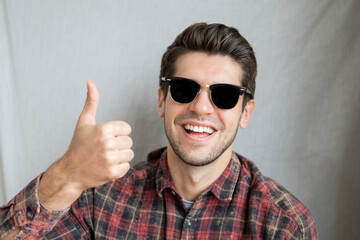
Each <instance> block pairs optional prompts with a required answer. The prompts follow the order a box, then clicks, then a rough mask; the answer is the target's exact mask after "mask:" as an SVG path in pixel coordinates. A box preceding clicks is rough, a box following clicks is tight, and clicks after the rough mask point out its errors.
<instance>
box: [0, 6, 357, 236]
mask: <svg viewBox="0 0 360 240" xmlns="http://www.w3.org/2000/svg"><path fill="white" fill-rule="evenodd" d="M199 21H204V22H208V23H212V22H221V23H224V24H227V25H230V26H234V27H236V28H238V29H239V31H240V33H241V34H242V35H244V37H245V38H247V39H248V41H249V42H250V43H251V44H252V45H253V47H254V49H255V52H256V56H257V59H258V66H259V67H258V77H257V90H256V96H255V99H256V109H255V112H254V114H253V116H252V119H251V121H250V124H249V125H248V127H247V129H246V130H241V129H239V131H238V136H237V138H236V141H235V144H234V148H235V150H236V151H238V152H239V153H240V154H242V155H244V156H246V157H248V158H250V159H251V160H253V161H254V162H255V163H256V164H257V165H258V166H259V168H260V169H261V170H262V172H263V173H264V174H265V175H267V176H270V177H272V178H274V179H276V180H277V181H278V182H280V183H281V184H282V185H284V186H285V187H286V188H287V189H288V190H290V191H291V192H292V193H294V194H295V195H296V196H297V197H298V198H299V199H300V200H301V201H302V202H304V203H305V204H306V205H307V206H308V208H309V209H310V211H311V213H312V215H313V217H314V219H315V222H316V227H317V230H318V232H319V236H320V238H321V239H356V238H357V237H358V236H359V234H360V228H359V227H358V224H359V216H360V201H359V198H360V174H359V173H358V172H359V170H360V130H359V124H360V84H359V80H360V79H359V76H360V60H359V59H360V37H359V32H360V31H359V29H360V28H359V26H360V1H358V0H344V1H333V0H320V1H305V0H300V1H285V0H278V1H250V0H248V1H239V0H228V1H220V0H216V1H215V0H209V1H193V0H183V1H167V0H157V1H140V0H119V1H115V0H112V1H96V0H79V1H71V0H54V1H46V0H41V1H40V0H17V1H11V0H1V1H0V61H1V64H0V84H1V85H0V101H1V102H0V116H1V118H0V174H1V175H0V204H5V203H6V202H7V201H9V200H10V199H11V198H12V197H13V196H14V195H15V194H16V193H17V192H18V191H20V190H21V189H22V188H23V187H24V186H25V185H26V184H27V183H28V182H29V181H30V180H31V179H33V178H34V177H35V176H37V175H38V174H40V173H41V172H43V171H45V170H46V168H47V167H49V166H50V165H51V163H53V162H54V161H55V160H57V159H58V158H60V157H61V156H62V154H63V153H64V152H65V151H66V148H67V146H68V144H69V142H70V140H71V137H72V133H73V130H74V127H75V123H76V121H77V118H78V115H79V113H80V112H81V110H82V107H83V104H84V101H85V98H86V80H87V79H92V80H93V81H94V82H95V83H96V84H97V86H98V88H99V91H100V105H99V109H98V112H97V113H98V114H97V121H98V122H105V121H110V120H124V121H127V122H128V123H129V124H130V125H131V126H132V129H133V132H132V134H131V136H132V138H133V141H134V147H133V149H134V151H135V159H134V161H133V163H136V162H139V161H141V160H144V159H145V157H146V154H147V152H149V151H151V150H152V149H154V148H157V147H161V146H164V145H165V144H166V137H165V134H164V130H163V120H162V119H160V118H159V117H158V115H157V86H158V74H159V69H160V60H161V56H162V54H163V52H164V51H165V50H166V47H167V46H168V45H169V44H171V42H172V41H173V40H174V39H175V37H176V35H177V34H178V33H180V32H181V31H182V30H183V29H184V28H185V27H187V26H188V25H190V24H191V23H194V22H199Z"/></svg>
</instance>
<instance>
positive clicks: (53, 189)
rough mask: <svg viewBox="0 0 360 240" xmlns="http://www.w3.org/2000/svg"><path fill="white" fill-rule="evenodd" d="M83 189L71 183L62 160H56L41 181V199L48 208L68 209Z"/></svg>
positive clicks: (39, 193)
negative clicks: (63, 168) (63, 167)
mask: <svg viewBox="0 0 360 240" xmlns="http://www.w3.org/2000/svg"><path fill="white" fill-rule="evenodd" d="M81 193H82V189H79V188H77V187H76V186H75V184H74V183H71V182H70V180H69V177H68V176H66V173H65V172H64V171H63V170H62V166H61V162H60V160H59V161H57V162H55V163H54V164H53V165H52V166H51V167H50V168H49V169H48V170H47V171H46V172H45V173H44V175H43V176H42V178H41V180H40V182H39V191H38V196H39V201H40V203H41V204H42V206H43V207H45V208H46V209H48V210H57V211H59V210H66V209H68V208H69V207H70V205H71V204H72V203H73V202H75V201H76V199H78V198H79V196H80V195H81Z"/></svg>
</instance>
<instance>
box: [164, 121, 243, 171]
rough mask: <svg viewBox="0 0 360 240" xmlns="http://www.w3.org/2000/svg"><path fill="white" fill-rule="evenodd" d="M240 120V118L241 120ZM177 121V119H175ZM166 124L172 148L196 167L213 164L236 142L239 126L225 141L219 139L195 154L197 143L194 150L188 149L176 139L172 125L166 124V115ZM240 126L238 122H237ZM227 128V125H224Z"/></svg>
mask: <svg viewBox="0 0 360 240" xmlns="http://www.w3.org/2000/svg"><path fill="white" fill-rule="evenodd" d="M239 121H240V120H239ZM174 122H175V123H176V119H175V121H174ZM164 125H165V133H166V136H167V138H168V141H169V143H170V146H171V148H172V149H173V151H174V152H175V154H176V155H177V156H178V158H179V159H181V160H182V161H183V162H184V163H186V164H188V165H191V166H194V167H202V166H206V165H209V164H211V163H212V162H214V161H215V160H217V159H218V158H219V157H220V156H221V155H222V154H223V153H224V152H225V151H226V150H227V149H228V148H229V147H230V146H231V144H232V143H233V142H234V140H235V136H236V134H237V131H238V128H236V130H234V131H233V132H229V133H228V134H227V135H226V136H225V139H224V141H219V143H218V144H217V145H216V146H214V147H212V148H210V149H209V150H208V151H207V152H203V151H198V152H195V154H191V153H190V152H194V151H196V148H197V146H196V145H197V144H193V150H190V151H186V149H184V148H183V147H182V146H181V145H182V144H181V142H180V141H177V140H175V138H174V136H173V134H172V131H171V128H170V126H167V125H166V120H165V117H164ZM237 126H238V124H237ZM224 128H225V127H224Z"/></svg>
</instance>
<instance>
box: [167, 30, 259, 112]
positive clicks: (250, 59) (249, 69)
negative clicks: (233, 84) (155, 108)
mask: <svg viewBox="0 0 360 240" xmlns="http://www.w3.org/2000/svg"><path fill="white" fill-rule="evenodd" d="M189 52H204V53H206V54H209V55H224V56H230V57H231V58H233V59H234V60H235V61H236V62H237V63H239V64H240V66H241V67H242V70H243V75H242V78H241V79H239V81H240V85H241V86H243V87H246V88H247V89H249V90H250V91H251V94H245V96H244V100H243V108H244V107H245V105H246V103H247V102H248V101H249V99H254V95H255V78H256V74H257V63H256V58H255V53H254V51H253V49H252V47H251V45H250V44H249V43H248V42H247V40H246V39H245V38H244V37H242V36H241V35H240V33H239V32H238V31H237V30H236V29H235V28H232V27H228V26H225V25H223V24H206V23H195V24H193V25H191V26H189V27H188V28H186V29H185V30H184V31H183V32H182V33H181V34H180V35H178V36H177V38H176V39H175V41H174V42H173V43H172V44H171V45H170V46H169V47H168V48H167V51H166V52H165V53H164V55H163V57H162V61H161V70H160V77H164V76H173V74H174V73H175V71H176V69H175V63H176V60H177V59H178V58H179V57H180V56H181V55H183V54H185V53H189ZM160 87H161V89H162V91H163V92H164V95H165V97H166V94H167V88H168V85H167V84H166V83H164V82H163V81H161V80H160Z"/></svg>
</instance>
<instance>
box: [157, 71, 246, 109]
mask: <svg viewBox="0 0 360 240" xmlns="http://www.w3.org/2000/svg"><path fill="white" fill-rule="evenodd" d="M160 79H161V81H163V82H165V83H166V84H168V85H169V86H170V94H171V97H172V99H173V100H174V101H175V102H178V103H190V102H192V101H194V100H195V98H196V97H197V96H198V95H199V94H200V92H201V86H204V87H208V88H209V89H210V96H211V98H210V99H211V102H212V103H213V104H214V106H216V107H217V108H220V109H231V108H233V107H235V106H236V104H237V102H238V100H239V96H240V95H243V94H244V93H248V94H251V91H250V90H249V89H247V88H245V87H240V86H236V85H231V84H225V83H218V84H212V85H208V84H199V83H198V82H195V81H194V80H191V79H187V78H181V77H161V78H160Z"/></svg>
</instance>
